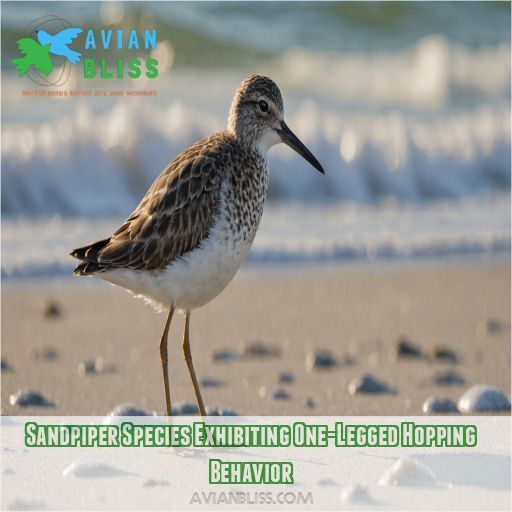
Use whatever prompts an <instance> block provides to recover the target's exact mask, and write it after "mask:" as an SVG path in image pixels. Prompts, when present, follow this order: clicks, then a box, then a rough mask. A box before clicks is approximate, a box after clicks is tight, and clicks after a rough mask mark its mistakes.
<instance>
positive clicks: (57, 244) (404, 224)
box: [2, 194, 511, 280]
mask: <svg viewBox="0 0 512 512" xmlns="http://www.w3.org/2000/svg"><path fill="white" fill-rule="evenodd" d="M120 222H121V219H113V218H109V219H95V220H85V219H63V218H60V217H53V218H50V219H48V218H47V219H39V220H34V219H30V218H18V219H12V220H9V219H6V218H4V219H3V220H2V278H4V279H8V280H10V279H20V278H24V279H31V278H45V277H55V276H71V274H72V270H73V268H74V266H75V264H76V261H75V260H73V259H72V258H71V257H70V256H69V255H68V254H69V251H70V250H71V249H72V248H73V247H77V246H80V245H84V244H85V243H88V242H92V241H94V240H97V239H100V238H104V237H105V236H107V235H108V234H109V233H111V232H112V231H113V230H114V229H115V228H116V227H117V226H118V224H119V223H120ZM510 242H511V239H510V197H509V196H508V195H507V194H499V195H494V196H492V197H487V198H482V197H480V198H465V199H462V200H457V201H453V200H452V201H436V202H434V203H429V204H424V205H418V204H409V205H404V204H398V203H396V202H394V201H391V202H387V203H383V204H380V205H378V206H364V205H361V204H358V203H338V204H332V205H305V204H300V203H288V204H281V205H268V207H267V208H266V209H265V213H264V215H263V219H262V224H261V226H260V230H259V232H258V235H257V237H256V240H255V243H254V246H253V248H252V250H251V252H250V253H249V256H248V259H247V265H248V267H251V265H254V264H256V265H259V264H264V265H268V264H280V263H301V264H318V263H320V264H324V263H339V262H349V263H352V262H380V261H388V260H404V259H405V260H412V261H414V260H417V259H424V258H446V257H450V256H459V257H466V256H474V255H479V256H489V255H491V256H492V255H498V254H505V255H507V254H508V255H509V254H510Z"/></svg>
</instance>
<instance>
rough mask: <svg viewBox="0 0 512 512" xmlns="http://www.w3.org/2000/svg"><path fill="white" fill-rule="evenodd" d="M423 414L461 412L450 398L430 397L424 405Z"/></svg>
mask: <svg viewBox="0 0 512 512" xmlns="http://www.w3.org/2000/svg"><path fill="white" fill-rule="evenodd" d="M423 412H424V413H425V414H435V413H447V412H459V411H458V409H457V405H456V403H455V402H454V401H453V400H450V399H449V398H436V397H433V396H431V397H429V398H427V399H426V400H425V402H424V403H423Z"/></svg>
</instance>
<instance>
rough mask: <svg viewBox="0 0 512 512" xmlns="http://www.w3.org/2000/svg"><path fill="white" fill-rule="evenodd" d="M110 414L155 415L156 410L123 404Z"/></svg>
mask: <svg viewBox="0 0 512 512" xmlns="http://www.w3.org/2000/svg"><path fill="white" fill-rule="evenodd" d="M108 415H109V416H155V413H154V412H149V411H145V410H144V409H141V408H140V407H137V406H136V405H132V404H121V405H117V406H116V407H114V409H113V410H112V411H111V412H110V413H109V414H108Z"/></svg>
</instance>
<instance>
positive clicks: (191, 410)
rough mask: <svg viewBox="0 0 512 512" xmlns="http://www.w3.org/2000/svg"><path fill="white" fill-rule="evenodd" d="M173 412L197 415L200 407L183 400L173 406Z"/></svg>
mask: <svg viewBox="0 0 512 512" xmlns="http://www.w3.org/2000/svg"><path fill="white" fill-rule="evenodd" d="M172 412H173V414H176V415H178V416H197V415H199V408H198V407H197V405H196V404H193V403H192V402H181V403H179V404H176V405H173V406H172Z"/></svg>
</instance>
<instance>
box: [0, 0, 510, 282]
mask: <svg viewBox="0 0 512 512" xmlns="http://www.w3.org/2000/svg"><path fill="white" fill-rule="evenodd" d="M48 14H58V15H59V16H61V17H62V18H64V19H67V20H69V21H70V22H71V23H72V25H73V26H80V27H83V28H88V27H91V28H94V29H96V28H97V29H99V28H109V27H110V28H114V27H115V28H119V27H126V28H132V27H133V28H140V29H144V28H148V27H153V26H155V27H156V28H157V29H158V48H157V49H156V50H154V51H153V52H152V56H153V57H156V58H158V60H159V63H160V64H159V70H160V75H159V77H158V78H157V79H156V80H148V79H138V80H132V79H125V80H122V81H119V80H111V81H108V80H93V81H89V80H84V79H83V78H81V76H80V74H81V70H82V66H81V65H78V66H74V67H72V71H71V72H72V74H71V76H70V78H69V81H68V82H67V83H66V84H65V85H64V87H63V89H70V88H73V89H86V88H88V89H91V88H103V89H105V88H109V89H110V88H124V89H142V88H148V89H154V90H156V91H157V96H155V97H137V98H136V97H124V98H112V97H110V98H90V97H87V98H78V97H73V98H69V97H68V98H62V97H59V98H37V97H36V98H32V97H23V96H22V95H21V93H20V91H21V89H22V88H26V89H28V88H34V84H32V82H30V80H28V79H27V78H24V79H22V78H18V77H17V76H16V74H15V71H14V68H13V66H12V65H11V64H10V61H11V59H12V58H14V57H15V56H16V45H15V41H16V40H17V39H19V38H20V37H22V36H23V35H24V30H25V28H26V27H27V25H28V24H29V23H31V22H32V21H33V20H34V19H36V18H38V17H40V16H44V15H48ZM80 37H84V35H83V34H82V36H80ZM81 46H82V47H83V39H78V40H77V43H76V45H75V47H76V48H77V49H78V48H80V47H81ZM95 56H96V57H100V56H105V57H106V58H110V59H111V60H113V59H115V58H117V57H118V56H119V54H118V52H117V51H115V52H110V53H109V52H101V51H98V52H97V53H96V54H95ZM124 56H125V58H133V57H134V52H127V53H126V55H124ZM141 56H142V57H144V56H145V57H146V58H147V57H148V56H149V55H148V52H145V53H141ZM510 71H511V70H510V4H509V3H508V2H396V3H395V2H383V3H372V2H364V3H363V2H362V3H359V2H347V3H334V2H326V3H323V2H297V3H295V2H283V3H280V2H261V3H259V2H243V3H242V2H202V3H194V2H178V3H167V2H155V3H153V2H126V3H123V2H115V3H110V2H84V3H81V2H69V3H64V2H62V3H61V2H51V3H45V2H34V3H27V2H22V3H20V2H2V277H3V278H4V279H8V280H11V279H27V278H28V279H33V278H48V277H51V278H54V277H60V276H69V275H70V272H71V271H72V268H73V266H74V264H73V261H72V260H71V258H69V257H68V256H67V254H68V252H69V250H70V249H71V248H73V247H74V246H76V245H81V244H84V243H87V242H91V241H93V240H95V239H96V238H99V237H103V236H105V235H107V234H108V233H110V232H111V230H112V229H113V228H115V227H117V225H118V223H119V222H120V221H121V220H123V218H125V217H127V216H128V215H129V213H130V212H131V211H132V210H133V209H134V208H135V206H136V205H137V204H138V202H139V200H140V199H141V197H142V195H143V194H144V192H145V190H146V189H147V188H148V187H149V185H150V184H151V183H152V182H153V180H154V179H155V178H156V176H157V175H158V173H159V172H160V171H161V169H163V167H164V166H165V165H166V164H167V163H168V162H169V161H170V160H171V159H173V158H174V157H175V156H176V154H177V153H178V152H179V151H181V150H182V149H184V148H185V147H186V146H187V145H189V144H190V143H192V142H194V141H195V140H197V139H198V138H200V137H202V136H205V135H208V134H210V133H211V132H214V131H218V130H222V129H224V127H225V126H226V121H227V113H228V110H229V105H230V102H231V99H232V97H233V93H234V91H235V90H236V88H237V86H238V84H239V83H240V81H241V80H242V79H243V78H244V77H245V76H246V75H248V74H250V73H252V72H260V73H264V74H268V75H269V76H271V77H272V78H273V79H274V80H275V81H276V82H277V83H278V85H279V86H280V88H281V90H282V93H283V96H284V100H285V109H286V118H287V122H288V124H289V126H290V127H291V128H292V129H293V130H294V131H295V133H297V135H298V136H299V137H300V138H301V139H302V140H303V141H304V142H305V143H306V145H307V146H308V147H309V148H310V149H311V151H312V152H313V153H314V154H315V155H316V156H317V157H318V159H319V160H320V161H321V162H322V164H323V165H324V168H325V169H326V176H325V178H322V177H320V176H319V175H318V174H317V173H316V172H314V170H312V169H311V168H310V167H309V166H308V164H307V163H305V162H304V161H303V160H301V159H300V157H298V156H297V155H295V153H293V152H292V151H291V150H290V149H289V148H287V147H284V146H283V147H275V148H273V149H272V150H271V151H270V168H271V182H270V195H269V204H268V207H267V209H266V211H265V214H264V217H263V221H262V226H261V229H260V232H259V234H258V236H257V238H256V242H255V245H254V249H253V251H252V252H251V253H250V256H249V260H248V265H254V264H261V265H267V264H274V263H279V262H287V263H291V262H298V263H318V262H321V263H331V262H339V261H342V262H367V261H387V260H392V261H402V260H410V259H420V258H421V259H423V258H438V259H439V258H442V259H447V258H452V257H453V256H456V257H463V258H466V257H467V258H474V257H477V258H482V257H484V258H487V257H491V258H496V257H498V258H502V257H504V258H505V259H507V258H508V257H509V255H510V168H511V167H510V166H511V162H510V123H511V120H510Z"/></svg>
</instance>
